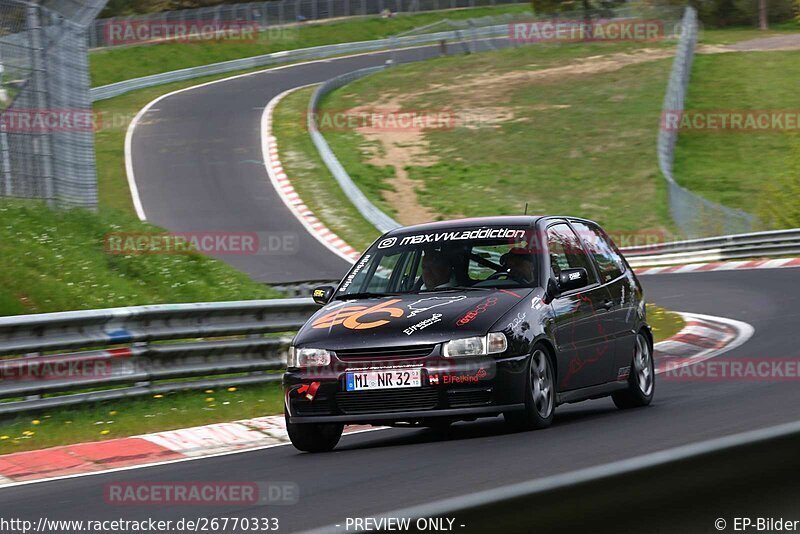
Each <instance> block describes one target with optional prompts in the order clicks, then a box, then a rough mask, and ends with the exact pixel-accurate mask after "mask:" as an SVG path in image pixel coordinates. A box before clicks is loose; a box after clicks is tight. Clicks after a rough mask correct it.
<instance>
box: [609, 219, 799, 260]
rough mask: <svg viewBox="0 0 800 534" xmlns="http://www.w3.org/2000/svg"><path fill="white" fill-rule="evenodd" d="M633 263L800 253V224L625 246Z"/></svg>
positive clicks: (730, 258) (627, 257)
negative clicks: (744, 232)
mask: <svg viewBox="0 0 800 534" xmlns="http://www.w3.org/2000/svg"><path fill="white" fill-rule="evenodd" d="M622 252H623V253H624V254H625V258H626V259H627V260H628V263H630V264H631V266H632V267H646V266H655V265H679V264H683V263H691V262H710V261H723V260H735V259H741V258H754V257H777V256H791V255H800V228H794V229H790V230H773V231H768V232H751V233H746V234H733V235H723V236H718V237H707V238H702V239H692V240H686V241H674V242H670V243H659V244H654V245H642V246H636V247H627V248H623V249H622Z"/></svg>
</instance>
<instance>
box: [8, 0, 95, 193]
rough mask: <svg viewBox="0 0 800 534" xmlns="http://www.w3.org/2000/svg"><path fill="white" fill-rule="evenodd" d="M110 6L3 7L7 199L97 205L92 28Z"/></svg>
mask: <svg viewBox="0 0 800 534" xmlns="http://www.w3.org/2000/svg"><path fill="white" fill-rule="evenodd" d="M104 4H105V1H104V0H87V2H76V1H72V0H63V1H61V0H59V1H55V2H46V3H45V2H43V3H40V4H33V3H29V2H24V1H18V0H0V195H3V196H11V197H23V198H40V199H45V200H47V201H48V203H50V204H51V205H62V206H70V207H71V206H75V207H88V208H93V207H95V206H96V205H97V178H96V172H95V160H94V138H93V136H94V121H93V116H92V106H91V101H90V99H89V65H88V50H87V46H86V28H87V26H88V23H89V22H91V21H92V20H94V17H95V16H96V14H97V12H99V10H100V9H101V8H102V6H103V5H104Z"/></svg>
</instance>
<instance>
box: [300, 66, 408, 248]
mask: <svg viewBox="0 0 800 534" xmlns="http://www.w3.org/2000/svg"><path fill="white" fill-rule="evenodd" d="M385 68H386V67H385V66H384V65H381V66H379V67H369V68H366V69H360V70H356V71H353V72H348V73H347V74H343V75H341V76H337V77H335V78H332V79H330V80H328V81H326V82H325V83H323V84H321V85H320V86H319V87H317V89H316V91H314V94H313V95H312V97H311V101H310V102H309V104H308V133H309V135H310V136H311V141H312V142H313V143H314V146H315V147H317V152H319V155H320V157H321V158H322V161H323V162H324V163H325V166H326V167H328V170H329V171H330V172H331V174H332V175H333V177H334V178H335V179H336V181H337V182H338V183H339V186H340V187H341V188H342V190H344V192H345V194H346V195H347V197H348V198H349V199H350V201H351V202H352V203H353V205H354V206H355V207H356V209H357V210H358V212H359V213H360V214H361V215H362V216H363V217H364V218H365V219H366V220H367V221H369V222H370V223H371V224H372V225H373V226H374V227H375V228H377V229H378V230H379V231H380V232H381V233H385V232H388V231H389V230H393V229H395V228H399V227H400V223H398V222H397V221H395V220H394V219H392V218H391V217H389V216H388V215H387V214H385V213H384V212H383V211H381V209H380V208H378V207H377V206H375V204H373V203H372V202H370V200H369V199H368V198H367V196H366V195H365V194H364V193H363V192H361V189H359V188H358V186H357V185H356V184H355V182H353V179H352V178H350V175H349V174H348V173H347V171H346V170H344V166H342V164H341V163H340V162H339V159H338V158H337V157H336V155H335V154H334V153H333V150H331V147H330V146H329V145H328V142H327V141H325V138H324V137H323V136H322V134H321V133H320V131H319V128H318V126H317V120H316V117H317V112H318V108H319V102H320V100H321V99H322V97H323V96H325V95H326V94H328V93H330V92H332V91H334V90H336V89H338V88H339V87H342V86H343V85H347V84H348V83H350V82H352V81H354V80H357V79H359V78H363V77H364V76H368V75H370V74H372V73H374V72H379V71H382V70H384V69H385Z"/></svg>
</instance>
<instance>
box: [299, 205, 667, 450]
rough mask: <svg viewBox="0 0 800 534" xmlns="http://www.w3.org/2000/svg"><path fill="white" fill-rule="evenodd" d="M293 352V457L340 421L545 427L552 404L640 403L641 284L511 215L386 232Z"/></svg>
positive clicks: (645, 353) (606, 258) (599, 238)
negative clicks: (494, 421) (479, 421)
mask: <svg viewBox="0 0 800 534" xmlns="http://www.w3.org/2000/svg"><path fill="white" fill-rule="evenodd" d="M313 297H314V300H315V301H316V302H317V303H319V304H320V305H322V309H320V310H319V311H318V312H317V313H316V314H315V315H314V316H313V317H311V318H310V319H309V320H308V322H307V323H306V324H305V325H304V326H303V328H302V329H301V330H300V331H299V332H298V333H297V336H296V337H295V338H294V340H293V342H292V346H291V348H290V353H289V358H288V366H287V367H288V368H287V372H286V374H285V375H284V379H283V383H284V389H285V412H286V425H287V430H288V433H289V437H290V438H291V441H292V443H293V444H294V446H295V447H296V448H298V449H300V450H303V451H326V450H331V449H333V448H334V447H335V446H336V444H337V443H338V441H339V438H340V437H341V434H342V430H343V426H344V425H345V424H369V425H400V424H410V425H419V426H429V427H435V428H439V429H442V428H446V427H447V426H448V425H449V424H450V423H452V422H454V421H458V420H474V419H476V418H478V417H491V416H497V415H500V414H502V415H503V416H504V417H505V419H506V421H507V422H508V423H509V424H511V425H513V426H514V427H516V428H519V429H535V428H544V427H546V426H548V425H549V424H550V423H551V421H552V420H553V413H554V409H555V407H556V406H558V405H559V404H563V403H569V402H577V401H582V400H586V399H594V398H598V397H603V396H607V395H611V396H612V397H613V399H614V402H615V403H616V405H617V406H618V407H620V408H629V407H635V406H644V405H647V404H649V403H650V401H651V400H652V398H653V392H654V387H655V373H654V368H653V358H652V354H653V338H652V334H651V331H650V327H649V326H648V325H647V320H646V316H645V303H644V299H643V293H642V287H641V285H640V284H639V281H638V280H637V279H636V276H635V275H634V273H633V271H632V270H631V268H630V267H629V266H628V264H627V262H626V261H625V259H624V258H623V256H622V254H620V252H619V250H618V249H617V247H616V246H615V245H614V243H613V242H612V241H611V239H610V238H609V237H608V236H607V235H606V233H605V232H604V231H603V230H602V229H601V228H600V227H599V226H598V225H597V224H595V223H593V222H591V221H588V220H584V219H578V218H575V217H557V216H546V217H545V216H512V217H491V218H477V219H463V220H456V221H446V222H436V223H429V224H422V225H417V226H411V227H406V228H400V229H397V230H393V231H391V232H389V233H387V234H385V235H383V236H382V237H381V238H380V239H378V240H377V241H376V242H375V243H373V245H372V246H371V247H370V248H369V249H368V250H367V251H366V252H365V253H364V255H363V256H362V257H361V258H360V259H359V260H358V261H357V262H356V263H355V265H354V266H353V268H352V269H351V270H350V272H349V273H348V274H347V276H346V277H345V278H344V280H343V281H342V282H341V283H340V284H339V286H338V287H337V288H334V287H321V288H317V289H315V290H314V292H313Z"/></svg>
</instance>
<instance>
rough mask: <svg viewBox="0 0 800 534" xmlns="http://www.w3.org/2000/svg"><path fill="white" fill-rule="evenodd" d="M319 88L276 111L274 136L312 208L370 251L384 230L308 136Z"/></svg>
mask: <svg viewBox="0 0 800 534" xmlns="http://www.w3.org/2000/svg"><path fill="white" fill-rule="evenodd" d="M315 88H316V87H309V88H306V89H300V90H298V91H295V92H294V93H291V94H289V95H288V96H286V97H285V98H284V99H283V100H282V101H281V102H280V103H279V104H278V106H277V108H276V109H275V111H274V113H273V135H275V137H277V138H278V140H279V142H278V150H279V151H280V158H281V164H282V166H283V168H284V170H285V171H286V174H287V175H288V176H289V177H290V178H291V181H292V185H293V186H294V188H295V189H296V190H297V192H298V194H299V195H300V198H302V199H303V202H304V203H305V204H306V205H307V206H308V207H309V208H310V209H311V211H313V212H314V214H315V215H316V216H317V217H319V218H320V220H322V221H324V222H325V224H326V226H328V227H329V228H330V229H331V230H332V231H333V232H334V233H335V234H337V235H338V236H339V237H341V238H342V239H344V240H345V242H346V243H347V244H349V245H350V246H352V247H354V248H355V249H356V250H366V248H367V247H369V245H371V244H372V242H373V241H374V240H375V239H377V238H378V237H379V236H380V232H378V230H376V229H375V228H374V227H373V226H372V225H371V224H370V223H369V222H368V221H367V220H365V219H364V218H363V217H362V216H361V214H360V213H359V212H358V210H356V208H355V206H354V205H353V204H352V202H350V199H349V198H348V197H347V195H346V194H345V193H344V191H343V190H342V189H341V188H340V187H338V185H337V184H336V182H335V180H334V178H333V176H331V174H330V172H329V171H328V168H327V167H326V166H325V164H324V163H323V162H322V159H321V158H320V156H319V153H318V152H317V149H316V147H314V144H313V143H312V142H311V138H310V137H309V135H308V129H307V128H306V125H305V121H304V119H305V117H306V110H307V108H308V102H309V99H310V98H311V94H312V93H313V91H314V90H315ZM332 182H333V186H331V183H332Z"/></svg>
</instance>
